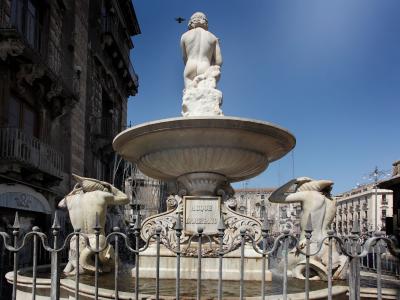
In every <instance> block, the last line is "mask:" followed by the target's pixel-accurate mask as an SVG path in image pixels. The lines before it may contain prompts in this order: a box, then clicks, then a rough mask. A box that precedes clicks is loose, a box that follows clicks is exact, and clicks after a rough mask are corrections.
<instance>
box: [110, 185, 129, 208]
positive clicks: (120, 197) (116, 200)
mask: <svg viewBox="0 0 400 300" xmlns="http://www.w3.org/2000/svg"><path fill="white" fill-rule="evenodd" d="M110 189H111V194H113V200H112V204H114V205H124V204H128V203H129V198H128V196H127V195H126V194H125V193H123V192H121V191H120V190H119V189H117V188H116V187H114V186H112V185H111V184H110Z"/></svg>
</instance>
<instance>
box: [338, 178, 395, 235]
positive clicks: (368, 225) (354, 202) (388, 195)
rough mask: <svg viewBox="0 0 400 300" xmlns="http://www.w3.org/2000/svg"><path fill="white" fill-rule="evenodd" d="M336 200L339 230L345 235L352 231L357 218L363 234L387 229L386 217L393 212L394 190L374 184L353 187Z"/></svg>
mask: <svg viewBox="0 0 400 300" xmlns="http://www.w3.org/2000/svg"><path fill="white" fill-rule="evenodd" d="M336 200H337V206H336V219H335V226H336V230H337V232H338V233H339V234H343V235H345V234H349V233H350V232H351V229H352V228H353V225H354V220H356V219H357V220H358V222H359V223H360V229H361V234H367V233H371V232H373V231H375V230H381V231H385V230H386V222H385V218H386V217H391V216H392V213H393V192H392V191H391V190H387V189H380V188H375V185H374V184H367V185H363V186H360V187H357V188H355V189H352V190H350V191H348V192H345V193H343V194H341V195H339V196H337V197H336ZM375 203H376V204H377V205H375ZM376 208H377V209H376Z"/></svg>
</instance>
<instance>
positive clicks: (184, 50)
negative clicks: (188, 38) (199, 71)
mask: <svg viewBox="0 0 400 300" xmlns="http://www.w3.org/2000/svg"><path fill="white" fill-rule="evenodd" d="M181 49H182V58H183V62H184V63H185V65H186V62H187V53H186V47H185V41H184V38H183V36H182V38H181Z"/></svg>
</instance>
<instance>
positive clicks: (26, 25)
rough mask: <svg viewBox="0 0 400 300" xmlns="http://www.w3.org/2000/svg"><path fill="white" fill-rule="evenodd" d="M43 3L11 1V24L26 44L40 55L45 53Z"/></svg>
mask: <svg viewBox="0 0 400 300" xmlns="http://www.w3.org/2000/svg"><path fill="white" fill-rule="evenodd" d="M43 2H44V1H40V0H13V1H12V13H11V22H12V25H13V26H14V27H15V28H16V29H17V30H18V31H19V32H20V33H21V34H22V35H23V36H24V38H25V40H26V42H27V43H28V44H29V45H30V46H31V47H32V48H34V49H36V50H38V51H39V52H40V53H41V54H44V51H45V48H44V46H45V43H44V40H45V30H44V29H45V27H46V25H45V19H46V18H45V14H46V9H45V6H44V3H43Z"/></svg>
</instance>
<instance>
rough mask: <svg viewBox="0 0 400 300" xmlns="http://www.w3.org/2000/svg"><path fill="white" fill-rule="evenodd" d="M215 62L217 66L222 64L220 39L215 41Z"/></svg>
mask: <svg viewBox="0 0 400 300" xmlns="http://www.w3.org/2000/svg"><path fill="white" fill-rule="evenodd" d="M214 63H215V65H217V66H221V65H222V54H221V48H220V47H219V41H218V39H217V41H216V42H215V53H214Z"/></svg>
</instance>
